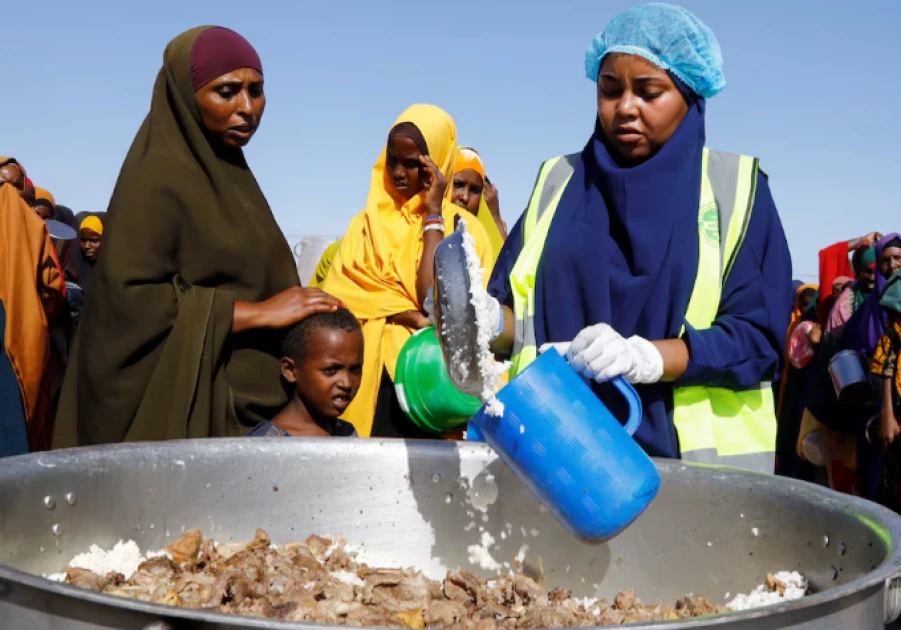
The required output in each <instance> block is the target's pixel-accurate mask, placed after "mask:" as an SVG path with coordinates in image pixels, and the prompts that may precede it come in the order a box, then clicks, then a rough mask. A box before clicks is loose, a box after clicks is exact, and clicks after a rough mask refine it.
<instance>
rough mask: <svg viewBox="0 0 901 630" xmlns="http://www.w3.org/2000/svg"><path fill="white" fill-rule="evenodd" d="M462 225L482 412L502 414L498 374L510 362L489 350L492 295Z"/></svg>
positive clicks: (473, 244)
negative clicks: (497, 357)
mask: <svg viewBox="0 0 901 630" xmlns="http://www.w3.org/2000/svg"><path fill="white" fill-rule="evenodd" d="M460 224H461V225H462V226H463V228H464V229H463V255H464V257H465V258H466V272H467V274H468V275H469V293H470V296H471V300H470V303H471V304H472V305H473V306H474V307H475V312H476V328H477V331H478V332H477V343H478V346H479V356H478V365H479V375H480V376H481V377H482V392H481V394H480V395H479V398H481V400H482V402H484V403H486V406H485V411H486V413H488V415H490V416H497V417H501V416H503V415H504V404H503V403H502V402H501V401H499V400H498V399H497V397H496V396H495V394H496V393H497V390H498V389H500V384H501V376H502V375H503V374H504V373H505V372H506V371H507V370H509V369H510V363H508V362H502V363H498V362H497V361H495V360H494V354H493V353H492V352H491V348H490V345H491V341H492V339H493V338H494V333H495V331H494V328H493V326H492V323H491V322H490V321H489V320H488V310H489V304H490V303H491V300H492V297H491V296H490V295H488V291H486V290H485V287H484V281H485V272H484V270H483V269H482V263H481V261H480V260H479V256H478V254H476V248H475V244H476V242H475V239H473V238H472V235H471V234H470V233H469V232H468V231H467V230H466V221H465V220H464V219H460Z"/></svg>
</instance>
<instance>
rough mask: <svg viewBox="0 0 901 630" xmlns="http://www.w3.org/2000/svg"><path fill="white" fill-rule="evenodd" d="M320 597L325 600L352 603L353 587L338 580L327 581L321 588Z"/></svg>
mask: <svg viewBox="0 0 901 630" xmlns="http://www.w3.org/2000/svg"><path fill="white" fill-rule="evenodd" d="M321 594H322V597H323V598H325V599H331V600H337V601H339V602H352V601H354V599H355V597H354V587H353V585H351V584H345V583H344V582H342V581H341V580H338V579H334V578H332V579H329V580H326V582H325V583H324V584H323V586H322V591H321Z"/></svg>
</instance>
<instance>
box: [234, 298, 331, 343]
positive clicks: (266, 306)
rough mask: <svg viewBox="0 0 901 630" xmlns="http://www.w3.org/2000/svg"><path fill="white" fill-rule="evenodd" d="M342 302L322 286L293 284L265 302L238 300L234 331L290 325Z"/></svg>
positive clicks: (326, 310)
mask: <svg viewBox="0 0 901 630" xmlns="http://www.w3.org/2000/svg"><path fill="white" fill-rule="evenodd" d="M343 306H344V304H343V303H342V302H341V300H339V299H338V298H336V297H334V296H331V295H329V294H328V293H326V292H325V291H322V290H320V289H310V288H304V287H291V288H290V289H286V290H284V291H282V292H281V293H276V294H275V295H274V296H272V297H271V298H269V299H268V300H264V301H262V302H235V315H234V319H233V320H232V333H240V332H245V331H247V330H255V329H258V328H274V329H280V328H287V327H288V326H293V325H294V324H296V323H297V322H299V321H300V320H302V319H304V318H306V317H309V316H310V315H312V314H313V313H328V312H330V311H334V310H337V309H339V308H342V307H343Z"/></svg>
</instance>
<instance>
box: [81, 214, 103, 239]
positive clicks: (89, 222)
mask: <svg viewBox="0 0 901 630" xmlns="http://www.w3.org/2000/svg"><path fill="white" fill-rule="evenodd" d="M78 230H79V231H81V230H93V231H95V232H97V234H100V235H101V236H102V235H103V222H102V221H101V220H100V218H99V217H95V216H94V215H93V214H92V215H90V216H88V217H85V219H84V221H82V222H81V225H79V226H78Z"/></svg>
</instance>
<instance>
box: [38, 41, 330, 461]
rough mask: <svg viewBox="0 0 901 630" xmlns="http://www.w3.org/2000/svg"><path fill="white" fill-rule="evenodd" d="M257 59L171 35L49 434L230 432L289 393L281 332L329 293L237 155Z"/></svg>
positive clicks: (254, 114)
mask: <svg viewBox="0 0 901 630" xmlns="http://www.w3.org/2000/svg"><path fill="white" fill-rule="evenodd" d="M265 102H266V101H265V95H264V93H263V72H262V64H261V63H260V60H259V57H258V56H257V54H256V51H254V49H253V47H251V46H250V44H249V43H248V42H247V41H246V40H245V39H244V38H243V37H241V36H240V35H238V34H237V33H234V32H233V31H230V30H228V29H224V28H218V27H201V28H195V29H192V30H190V31H187V32H186V33H183V34H181V35H179V36H178V37H176V38H175V39H174V40H172V42H170V44H169V46H168V47H167V48H166V52H165V54H164V58H163V68H162V70H160V73H159V76H158V77H157V80H156V84H155V86H154V90H153V100H152V102H151V106H150V114H149V115H148V116H147V118H146V119H145V121H144V124H143V125H142V126H141V129H140V130H139V131H138V135H137V137H136V138H135V140H134V142H133V144H132V146H131V149H130V151H129V152H128V156H127V157H126V158H125V163H124V165H123V166H122V171H121V173H120V174H119V180H118V182H117V183H116V189H115V191H114V193H113V197H112V200H111V202H110V207H109V213H108V216H107V222H106V226H105V230H104V242H103V250H102V252H101V254H100V256H99V257H98V261H97V263H96V266H95V270H94V285H93V293H92V295H91V300H90V302H89V303H88V304H87V307H86V311H85V313H84V315H83V317H82V321H81V323H80V325H79V337H78V340H77V341H76V344H75V349H74V352H73V358H72V360H71V361H70V364H69V369H68V372H67V374H66V381H65V384H64V387H63V395H62V400H61V402H60V406H59V413H58V418H57V423H56V434H55V438H54V446H56V447H69V446H77V445H84V444H99V443H109V442H121V441H137V440H165V439H176V438H186V437H207V436H225V435H240V434H242V433H244V432H245V430H246V427H252V426H254V425H255V424H257V423H258V422H259V421H262V420H267V419H269V418H271V417H272V416H273V415H274V414H275V413H277V412H278V411H279V410H280V409H281V408H282V407H283V406H284V405H285V403H286V402H287V398H286V395H285V393H284V391H283V389H282V388H281V386H280V383H279V362H278V359H277V346H278V344H277V335H278V330H279V329H281V328H285V327H287V326H290V325H292V324H294V323H296V322H297V321H300V320H301V319H303V318H304V317H306V316H308V315H310V314H312V313H315V312H324V311H329V310H334V309H335V308H337V307H338V305H339V301H338V300H336V299H335V298H333V297H331V296H329V295H327V294H325V293H323V292H322V291H320V290H318V289H302V288H300V283H299V281H298V278H297V272H296V270H295V267H294V259H293V257H292V255H291V251H290V249H289V247H288V244H287V243H286V241H285V239H284V236H283V235H282V233H281V231H280V230H279V228H278V226H277V225H276V223H275V219H274V218H273V216H272V212H271V211H270V209H269V205H268V204H267V203H266V199H265V197H264V196H263V193H262V192H261V191H260V188H259V186H258V185H257V182H256V180H255V179H254V177H253V174H252V173H251V172H250V169H249V168H248V166H247V163H246V162H245V160H244V154H243V152H242V147H243V146H245V145H246V144H247V142H249V141H250V139H251V137H252V136H253V134H254V132H255V131H256V129H257V127H258V126H259V123H260V118H261V116H262V114H263V110H264V107H265Z"/></svg>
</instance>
